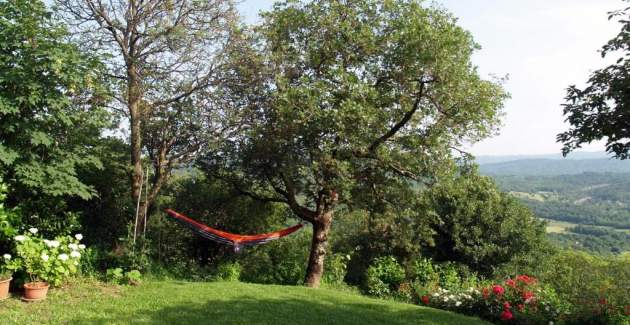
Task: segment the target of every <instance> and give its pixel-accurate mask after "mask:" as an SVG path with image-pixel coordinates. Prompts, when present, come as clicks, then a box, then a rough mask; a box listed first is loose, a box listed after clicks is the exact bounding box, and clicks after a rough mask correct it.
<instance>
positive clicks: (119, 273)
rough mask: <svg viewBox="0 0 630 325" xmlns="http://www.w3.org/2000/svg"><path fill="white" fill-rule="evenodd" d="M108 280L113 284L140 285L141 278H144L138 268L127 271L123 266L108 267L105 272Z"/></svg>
mask: <svg viewBox="0 0 630 325" xmlns="http://www.w3.org/2000/svg"><path fill="white" fill-rule="evenodd" d="M105 277H106V279H107V282H110V283H113V284H118V285H122V284H129V285H138V284H140V280H141V279H142V273H140V271H138V270H131V271H129V272H125V271H124V270H123V269H122V268H119V267H117V268H111V269H107V272H106V274H105Z"/></svg>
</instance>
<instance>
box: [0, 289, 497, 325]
mask: <svg viewBox="0 0 630 325" xmlns="http://www.w3.org/2000/svg"><path fill="white" fill-rule="evenodd" d="M0 320H1V323H2V324H130V323H134V324H471V325H472V324H486V323H484V322H483V321H480V320H478V319H476V318H470V317H466V316H462V315H457V314H453V313H449V312H446V311H441V310H437V309H431V308H425V307H420V306H414V305H411V304H403V303H398V302H394V301H385V300H377V299H370V298H367V297H364V296H360V295H357V294H353V293H349V292H341V291H336V290H332V289H316V290H314V289H309V288H305V287H288V286H273V285H256V284H245V283H239V282H210V283H196V282H182V281H169V282H148V283H144V284H142V285H140V286H138V287H117V286H109V285H103V284H99V283H97V282H95V281H81V282H77V283H74V284H72V285H70V286H68V287H66V288H64V289H55V290H52V291H51V292H50V294H49V297H48V299H47V300H45V301H42V302H37V303H24V302H21V301H20V300H19V299H18V298H16V297H14V298H11V299H8V300H6V301H3V302H0Z"/></svg>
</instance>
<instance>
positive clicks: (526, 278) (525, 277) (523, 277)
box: [516, 274, 536, 285]
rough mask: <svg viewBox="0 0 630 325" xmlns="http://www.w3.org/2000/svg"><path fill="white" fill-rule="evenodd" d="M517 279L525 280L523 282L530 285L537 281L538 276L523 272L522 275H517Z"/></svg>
mask: <svg viewBox="0 0 630 325" xmlns="http://www.w3.org/2000/svg"><path fill="white" fill-rule="evenodd" d="M516 281H519V282H523V283H525V284H527V285H530V284H532V283H534V282H536V278H534V277H531V276H528V275H525V274H521V275H519V276H517V277H516Z"/></svg>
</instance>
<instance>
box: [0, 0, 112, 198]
mask: <svg viewBox="0 0 630 325" xmlns="http://www.w3.org/2000/svg"><path fill="white" fill-rule="evenodd" d="M67 36H68V33H67V31H66V29H65V28H64V26H63V25H60V24H59V23H58V22H56V21H55V20H54V19H53V18H52V14H51V13H50V12H49V11H48V10H47V9H46V7H45V5H44V3H43V2H42V1H39V0H35V1H3V2H2V3H0V49H1V50H0V76H1V77H0V166H2V175H3V176H4V177H5V180H6V181H7V182H9V183H10V184H11V185H12V191H14V192H16V195H17V193H19V195H21V196H24V197H28V196H30V195H33V194H34V193H40V194H44V195H49V196H62V195H70V196H78V197H81V198H83V199H87V198H90V197H92V196H93V195H94V194H95V192H94V190H93V188H91V187H89V186H88V185H86V184H85V183H84V182H82V181H81V180H80V179H79V178H78V175H77V169H78V168H81V167H92V168H100V167H101V164H100V161H99V160H98V159H97V157H96V156H95V155H94V152H93V151H92V148H93V146H94V145H95V142H96V141H98V139H99V137H100V134H101V131H102V130H103V128H104V127H106V126H108V125H109V116H108V115H107V112H106V111H105V109H104V108H103V104H104V99H103V98H104V97H103V96H104V94H105V89H104V86H103V85H104V83H103V82H102V80H101V77H102V76H103V74H102V70H101V65H100V63H99V61H98V60H97V58H96V57H94V56H90V55H87V54H86V53H82V52H81V51H79V50H78V48H77V47H76V46H75V45H73V44H72V43H68V42H67V41H66V38H67Z"/></svg>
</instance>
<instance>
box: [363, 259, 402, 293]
mask: <svg viewBox="0 0 630 325" xmlns="http://www.w3.org/2000/svg"><path fill="white" fill-rule="evenodd" d="M366 279H367V291H368V293H369V294H371V295H373V296H376V297H389V296H393V294H394V293H395V292H397V291H398V288H399V286H400V285H401V284H402V283H403V281H404V280H405V269H404V268H403V267H402V265H400V264H399V263H398V261H396V259H395V258H394V257H393V256H384V257H379V258H377V259H376V260H374V262H373V263H372V265H370V267H368V269H367V275H366Z"/></svg>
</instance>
